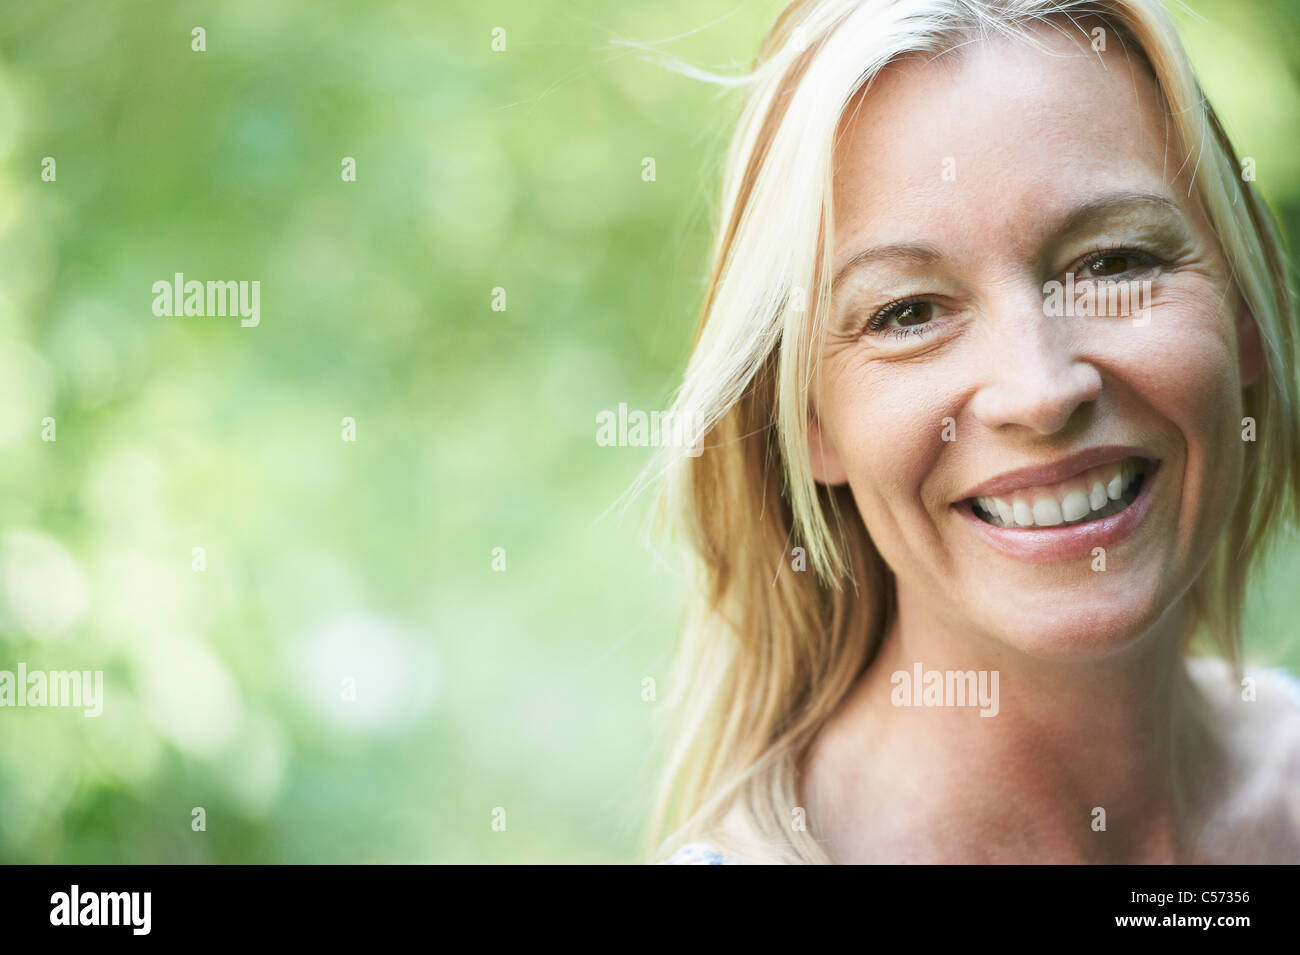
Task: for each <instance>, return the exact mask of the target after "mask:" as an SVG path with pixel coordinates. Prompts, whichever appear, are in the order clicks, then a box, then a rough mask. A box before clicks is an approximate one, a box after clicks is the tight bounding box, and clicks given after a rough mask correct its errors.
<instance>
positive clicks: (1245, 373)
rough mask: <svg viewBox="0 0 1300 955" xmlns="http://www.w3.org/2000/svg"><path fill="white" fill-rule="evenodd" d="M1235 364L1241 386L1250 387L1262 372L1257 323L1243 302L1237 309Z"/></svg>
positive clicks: (1262, 354) (1261, 343) (1261, 345)
mask: <svg viewBox="0 0 1300 955" xmlns="http://www.w3.org/2000/svg"><path fill="white" fill-rule="evenodd" d="M1237 365H1238V367H1239V368H1240V369H1241V384H1242V386H1243V387H1247V388H1248V387H1250V386H1251V385H1253V384H1254V383H1255V382H1256V381H1258V380H1259V376H1260V375H1262V374H1263V373H1264V365H1265V363H1264V344H1263V342H1262V341H1260V337H1259V325H1258V324H1257V323H1256V322H1255V316H1254V315H1252V314H1251V311H1250V309H1249V308H1247V307H1246V305H1245V303H1242V305H1241V307H1240V308H1239V309H1238V310H1237Z"/></svg>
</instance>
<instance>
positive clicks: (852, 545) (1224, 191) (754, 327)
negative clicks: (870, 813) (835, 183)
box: [649, 0, 1300, 862]
mask: <svg viewBox="0 0 1300 955" xmlns="http://www.w3.org/2000/svg"><path fill="white" fill-rule="evenodd" d="M1084 17H1087V18H1094V19H1099V20H1100V22H1102V23H1104V24H1105V25H1106V26H1107V27H1108V28H1109V29H1110V30H1111V31H1113V33H1114V35H1115V36H1117V37H1118V38H1119V39H1120V40H1121V41H1122V42H1123V44H1124V46H1125V47H1126V48H1127V49H1128V52H1129V53H1130V55H1132V56H1134V57H1136V58H1137V59H1139V60H1140V61H1141V62H1142V63H1144V64H1145V65H1146V67H1147V69H1148V70H1149V72H1150V73H1151V75H1152V76H1153V77H1154V78H1155V82H1156V85H1157V87H1158V89H1159V90H1160V93H1161V95H1162V97H1163V102H1164V105H1165V108H1166V110H1167V113H1168V116H1169V121H1170V128H1171V129H1172V130H1174V131H1175V133H1176V138H1177V141H1179V142H1181V143H1182V144H1185V148H1186V149H1187V151H1188V153H1189V156H1188V161H1189V162H1191V163H1195V168H1196V170H1197V173H1196V177H1195V188H1196V190H1197V194H1198V196H1199V198H1200V201H1201V202H1202V204H1203V206H1204V208H1205V210H1206V213H1207V215H1208V217H1209V220H1210V223H1211V225H1212V226H1213V228H1214V230H1215V232H1216V234H1217V236H1218V238H1219V242H1220V244H1221V246H1222V249H1223V252H1224V255H1225V257H1226V260H1227V262H1228V265H1229V267H1230V269H1231V275H1232V280H1233V283H1234V285H1235V287H1236V289H1237V291H1238V292H1239V293H1240V295H1241V297H1242V299H1243V300H1244V302H1245V304H1246V306H1247V308H1248V309H1249V310H1250V311H1251V313H1252V314H1253V316H1254V318H1255V321H1256V323H1257V325H1258V328H1259V331H1260V336H1261V340H1262V342H1263V345H1264V350H1265V358H1266V363H1267V370H1266V372H1265V374H1263V375H1262V376H1261V377H1260V378H1259V379H1258V381H1257V382H1256V383H1255V384H1253V385H1252V386H1250V387H1249V388H1247V389H1245V393H1244V395H1243V400H1244V413H1245V414H1246V415H1248V416H1250V417H1251V418H1253V419H1255V421H1256V422H1257V428H1258V432H1257V438H1256V441H1255V443H1254V444H1252V445H1249V446H1248V451H1247V463H1246V468H1245V472H1244V483H1243V487H1242V492H1241V495H1240V497H1239V498H1238V500H1237V502H1236V504H1235V509H1234V512H1233V515H1232V518H1231V520H1230V521H1229V523H1228V525H1227V529H1226V531H1225V532H1224V534H1223V537H1222V538H1221V539H1220V541H1219V542H1218V544H1217V545H1216V549H1215V551H1214V553H1213V555H1212V557H1211V559H1210V561H1209V563H1208V564H1207V566H1206V568H1205V570H1204V571H1203V572H1202V574H1201V575H1200V577H1199V578H1198V579H1197V581H1196V583H1195V584H1194V585H1193V587H1192V589H1191V591H1190V593H1189V607H1190V608H1191V609H1192V613H1193V616H1194V620H1195V623H1196V625H1197V627H1198V628H1199V630H1200V632H1201V633H1202V635H1203V636H1204V638H1205V639H1206V640H1207V641H1209V642H1210V645H1211V646H1212V647H1213V648H1214V649H1215V650H1217V652H1219V653H1220V654H1221V655H1223V656H1224V657H1225V658H1226V659H1228V660H1229V661H1230V662H1232V663H1233V665H1234V667H1240V659H1241V653H1240V644H1241V615H1242V605H1243V601H1244V591H1245V586H1246V581H1247V578H1248V575H1249V573H1250V569H1251V567H1252V566H1254V564H1255V563H1256V562H1257V560H1258V559H1259V558H1260V557H1261V556H1262V555H1263V554H1264V553H1265V552H1266V551H1267V550H1268V547H1269V545H1270V544H1271V543H1272V541H1273V539H1274V537H1275V535H1276V533H1277V531H1278V529H1279V525H1280V524H1281V523H1282V522H1283V521H1294V520H1295V517H1296V514H1297V502H1298V501H1300V421H1298V419H1297V405H1296V394H1297V388H1296V380H1295V377H1294V375H1295V371H1294V369H1295V367H1296V357H1297V342H1296V334H1295V329H1294V327H1293V302H1294V297H1293V292H1292V289H1291V285H1290V282H1289V280H1288V266H1287V260H1286V258H1285V255H1284V252H1283V248H1282V244H1281V241H1280V239H1279V237H1278V235H1277V232H1276V229H1275V227H1274V225H1273V223H1272V221H1271V219H1270V217H1269V214H1268V212H1267V210H1266V209H1265V207H1264V205H1263V203H1262V202H1261V201H1260V199H1259V198H1258V196H1257V195H1256V194H1255V191H1254V189H1253V188H1252V186H1251V185H1250V184H1249V183H1246V182H1243V181H1242V180H1241V178H1239V176H1238V168H1239V166H1238V158H1237V156H1236V154H1235V152H1234V151H1233V148H1232V145H1231V143H1230V142H1229V140H1228V137H1227V136H1226V134H1225V133H1224V131H1223V128H1222V127H1221V125H1220V124H1219V121H1218V119H1217V118H1216V116H1215V115H1214V112H1213V110H1212V109H1211V107H1210V106H1209V104H1208V102H1207V101H1206V99H1205V97H1204V95H1203V94H1202V92H1201V89H1200V86H1199V84H1198V83H1197V80H1196V78H1195V76H1194V74H1193V72H1192V69H1191V66H1190V64H1189V63H1188V60H1187V57H1186V54H1185V53H1184V51H1183V48H1182V44H1181V42H1180V40H1179V38H1178V35H1177V31H1176V29H1175V27H1174V24H1173V22H1172V20H1171V19H1170V18H1169V16H1168V14H1167V13H1166V11H1165V10H1164V9H1163V8H1162V7H1161V6H1160V5H1159V3H1158V2H1156V0H1078V2H1071V0H1056V2H1052V0H990V2H981V0H794V2H792V3H790V4H789V5H788V6H787V7H786V8H785V9H784V10H783V11H782V12H781V14H780V15H779V16H778V17H777V19H776V21H775V23H774V24H773V26H772V27H771V29H770V31H769V32H768V34H767V37H766V39H765V40H764V42H763V44H762V47H761V50H760V52H759V55H758V57H757V60H756V62H755V64H754V67H753V69H752V71H750V72H749V73H748V74H747V75H746V76H744V77H743V78H741V79H740V80H738V81H735V80H732V81H730V82H732V83H733V84H734V85H739V86H742V87H744V88H745V90H746V93H745V100H744V105H743V109H742V112H741V116H740V121H739V124H738V127H737V129H736V132H735V135H734V138H733V140H732V143H731V147H730V150H729V152H728V156H727V164H726V171H725V176H724V183H723V190H722V205H721V215H720V222H719V226H718V232H717V239H716V242H715V245H714V249H713V267H712V276H711V280H710V282H709V285H708V291H707V294H706V296H705V300H704V305H703V310H702V314H701V318H700V324H699V329H698V332H697V337H696V342H695V347H694V350H693V353H692V356H691V360H690V363H689V365H688V368H687V371H686V374H685V377H684V380H683V383H682V386H681V388H680V389H679V392H678V395H677V399H676V402H675V404H674V412H675V414H676V415H677V416H678V420H683V421H688V422H695V423H698V428H699V430H698V433H697V435H696V437H697V438H699V440H700V441H701V442H702V444H703V449H704V450H703V453H702V454H698V455H695V456H692V455H691V454H689V453H681V452H679V453H677V454H676V455H675V456H673V457H672V458H671V460H668V461H666V462H664V463H663V468H664V474H665V478H666V480H665V482H664V505H665V512H666V514H667V515H668V516H669V519H670V521H671V522H672V525H673V526H674V527H675V528H676V529H677V530H678V531H679V532H680V533H681V534H682V535H683V536H684V537H685V538H686V540H687V541H688V543H689V545H690V552H691V560H692V562H693V566H692V573H693V579H694V583H695V588H694V593H693V595H692V601H693V603H692V609H691V611H690V614H689V618H688V620H687V622H686V625H685V628H684V631H683V633H682V635H681V638H680V641H679V645H678V648H677V651H676V656H675V658H674V662H673V670H672V673H671V675H670V681H671V687H670V693H669V698H668V700H667V701H666V708H667V714H668V722H667V724H666V726H665V727H664V732H665V739H666V740H667V742H668V747H667V752H666V760H665V763H666V764H665V768H664V771H663V779H662V784H661V788H660V791H659V794H658V798H657V800H656V804H655V808H654V813H653V816H652V819H651V825H650V833H649V850H650V852H651V854H652V857H653V858H656V859H658V858H663V857H665V856H666V855H667V854H668V853H670V852H671V851H672V850H674V849H675V848H676V847H678V846H680V845H681V844H682V843H684V842H687V841H691V840H696V839H704V840H707V841H709V842H711V843H712V844H713V845H715V846H717V847H718V848H719V849H721V850H723V851H724V852H725V853H727V854H728V855H730V856H732V857H734V858H736V859H738V860H744V861H754V862H826V861H829V859H828V857H827V855H826V853H825V852H824V850H823V849H822V848H821V847H820V846H819V845H818V843H817V842H816V841H815V839H814V838H813V837H812V835H811V834H810V833H809V832H808V831H807V828H806V827H803V826H799V825H795V824H794V822H795V821H796V819H797V807H798V806H799V798H798V790H797V769H798V766H799V763H800V760H801V759H802V757H803V756H804V754H805V753H806V752H807V749H808V747H809V745H810V744H811V742H812V740H813V738H814V737H815V736H816V734H817V732H818V730H819V729H820V728H821V727H822V725H823V724H824V723H825V722H826V720H827V718H828V717H829V716H830V715H831V714H832V712H834V710H835V709H836V707H837V706H838V705H839V704H840V703H841V702H842V700H843V699H844V697H845V696H846V694H847V693H848V692H849V690H850V688H851V687H852V686H853V684H854V683H855V682H856V680H857V679H858V678H859V677H860V676H861V675H862V673H863V671H864V670H865V669H866V668H867V666H868V665H869V664H870V662H871V660H872V658H873V656H874V654H875V651H876V648H877V646H878V645H879V642H880V640H881V637H882V634H883V632H884V629H885V627H886V625H887V623H888V621H889V619H890V615H891V613H892V606H891V604H892V600H893V589H894V588H893V580H892V575H891V574H890V571H889V570H888V568H887V567H886V566H885V565H884V563H883V562H882V560H881V559H880V556H879V555H878V554H877V552H876V550H875V548H874V546H873V544H872V542H871V540H870V538H869V536H868V535H867V532H866V529H865V526H864V525H863V522H862V519H861V517H860V516H859V515H858V512H857V508H856V506H855V504H854V502H853V499H852V496H851V494H850V493H849V491H848V489H847V488H846V487H838V488H828V487H826V486H824V485H819V484H817V483H816V482H815V481H814V480H813V477H812V474H811V471H810V464H809V460H808V452H807V427H808V391H809V383H810V381H811V377H812V372H813V366H814V361H815V354H814V343H815V341H816V340H817V338H818V331H819V330H820V329H821V328H823V327H824V322H825V320H826V311H827V307H828V304H829V297H830V263H831V259H832V256H831V251H832V249H831V235H832V228H831V175H832V148H833V141H834V137H835V133H836V130H837V129H838V127H839V123H840V120H841V116H842V113H843V111H844V109H845V107H846V106H847V104H848V103H849V102H850V101H851V99H852V98H853V96H854V95H855V94H856V93H858V92H859V91H860V90H862V89H863V88H864V87H865V86H866V85H867V84H869V83H870V82H871V80H872V78H873V77H874V76H875V75H876V74H877V73H878V72H879V71H880V70H881V69H882V68H883V67H884V66H885V65H887V64H888V63H890V62H891V61H893V60H895V59H897V58H898V57H901V56H904V55H907V54H910V53H930V54H939V53H943V52H946V51H949V50H952V49H954V48H956V47H957V46H959V45H960V44H962V43H963V42H966V41H968V40H971V39H978V38H979V37H981V36H994V35H1014V36H1017V37H1020V38H1022V39H1025V40H1026V41H1028V42H1032V38H1031V37H1029V36H1028V31H1027V29H1026V28H1028V27H1031V26H1033V25H1035V24H1041V23H1047V24H1053V25H1057V26H1059V27H1060V28H1062V29H1068V28H1069V26H1070V24H1072V23H1073V24H1074V25H1075V28H1079V27H1078V25H1077V21H1078V20H1079V19H1081V18H1084ZM800 548H801V550H800ZM799 559H805V560H806V561H807V562H808V565H809V567H810V569H811V570H813V571H814V573H792V572H790V570H789V568H788V566H787V565H788V564H789V563H790V561H791V560H799Z"/></svg>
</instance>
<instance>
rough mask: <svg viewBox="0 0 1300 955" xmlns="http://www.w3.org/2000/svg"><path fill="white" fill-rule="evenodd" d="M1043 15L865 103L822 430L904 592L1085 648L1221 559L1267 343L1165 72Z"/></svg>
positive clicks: (1134, 628) (830, 479) (840, 250)
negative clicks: (1043, 24) (1197, 185)
mask: <svg viewBox="0 0 1300 955" xmlns="http://www.w3.org/2000/svg"><path fill="white" fill-rule="evenodd" d="M1038 36H1039V38H1040V39H1042V40H1043V41H1044V42H1045V43H1046V44H1047V45H1048V46H1049V47H1050V52H1045V51H1042V50H1035V49H1033V48H1032V47H1030V46H1028V45H1026V44H1024V43H1021V42H1016V41H1010V40H997V41H992V42H990V43H988V44H972V45H970V46H967V47H965V48H963V50H962V51H961V53H960V54H958V55H952V54H950V55H948V56H945V57H941V58H939V59H938V60H937V61H932V62H929V63H925V62H922V61H921V60H920V59H912V60H908V61H906V62H902V63H899V64H896V65H894V66H893V67H891V68H890V69H889V70H887V71H886V72H885V73H884V74H883V75H882V76H880V77H879V78H878V79H877V81H876V83H875V84H874V85H873V86H872V88H871V90H870V91H869V92H868V93H866V94H865V96H864V97H863V98H862V99H861V101H860V102H858V103H855V104H854V108H852V109H850V110H849V111H848V113H847V118H846V120H845V122H844V124H843V126H842V131H841V135H840V137H839V139H838V140H837V145H836V155H835V180H834V200H835V262H834V264H833V266H832V268H833V270H834V273H835V275H836V284H835V290H834V295H833V313H832V316H831V328H830V330H829V333H828V336H827V338H826V340H825V342H824V347H823V351H822V359H821V367H820V371H819V375H818V380H817V386H816V390H815V395H814V406H815V413H814V422H813V428H812V440H811V451H812V459H813V470H814V475H815V476H816V477H817V479H818V480H820V481H823V482H826V483H830V484H836V483H843V482H847V483H848V485H849V486H850V488H851V489H852V492H853V495H854V498H855V500H856V502H857V505H858V508H859V511H860V513H861V515H862V518H863V520H864V521H865V523H866V527H867V530H868V532H869V533H870V534H871V537H872V539H873V541H874V542H875V544H876V546H877V548H878V549H879V551H880V553H881V554H882V556H883V557H884V558H885V560H886V561H887V562H888V563H889V565H890V567H891V568H892V569H893V570H894V572H895V574H896V577H897V582H898V588H899V600H900V607H901V608H902V612H903V613H904V614H909V615H911V616H912V617H914V618H921V617H926V616H929V617H930V619H932V620H933V621H934V622H936V623H937V624H940V625H943V626H949V627H957V628H960V629H962V630H963V631H965V632H972V633H976V634H980V635H984V636H987V637H990V638H992V639H995V640H998V641H1001V642H1002V643H1004V644H1009V645H1011V646H1013V647H1015V648H1018V649H1020V650H1022V651H1025V652H1028V653H1031V654H1034V655H1037V656H1041V657H1051V658H1083V657H1088V656H1096V655H1102V654H1105V653H1108V652H1111V651H1114V650H1117V649H1119V648H1121V647H1123V646H1125V645H1126V644H1127V643H1129V642H1130V641H1132V640H1133V639H1136V638H1137V637H1138V636H1140V635H1141V634H1142V633H1143V632H1145V631H1146V630H1147V629H1148V628H1149V627H1150V626H1151V625H1152V624H1153V623H1154V622H1155V621H1156V620H1157V619H1158V618H1159V617H1160V615H1161V614H1162V613H1163V612H1164V611H1165V610H1166V609H1167V608H1169V607H1170V606H1171V604H1173V602H1174V601H1176V600H1177V599H1178V598H1179V597H1180V596H1181V595H1182V594H1183V593H1184V591H1185V590H1186V588H1187V587H1188V586H1189V585H1190V584H1191V583H1192V581H1193V580H1194V579H1195V577H1196V575H1197V573H1198V571H1199V570H1200V569H1201V567H1202V566H1203V565H1204V563H1205V561H1206V559H1207V558H1208V556H1209V554H1210V551H1211V548H1212V545H1213V544H1214V542H1215V540H1216V539H1217V537H1218V536H1219V534H1220V532H1221V531H1222V529H1223V526H1224V524H1225V521H1226V520H1227V518H1228V515H1229V511H1230V508H1231V506H1232V503H1233V501H1234V500H1235V496H1236V494H1237V491H1238V488H1239V487H1240V482H1241V471H1242V462H1243V456H1244V452H1243V444H1242V434H1241V431H1242V420H1241V419H1242V401H1241V389H1242V387H1243V385H1244V384H1249V383H1250V381H1253V380H1254V378H1255V377H1256V376H1257V375H1258V374H1259V371H1260V367H1261V361H1262V359H1261V358H1260V355H1259V349H1258V341H1257V338H1256V337H1255V333H1254V324H1253V321H1252V320H1251V319H1250V318H1249V316H1248V315H1247V314H1245V312H1244V311H1242V310H1241V309H1240V307H1239V306H1238V304H1237V300H1236V297H1235V293H1234V292H1233V291H1232V289H1231V286H1230V284H1229V282H1228V277H1227V269H1226V266H1225V263H1224V261H1223V257H1222V253H1221V252H1220V250H1219V248H1218V245H1217V243H1216V241H1215V238H1214V236H1213V234H1212V232H1211V230H1210V226H1209V224H1208V222H1207V220H1206V219H1205V217H1204V215H1203V214H1202V212H1201V211H1200V209H1199V208H1198V205H1197V203H1196V201H1195V199H1189V190H1190V189H1191V185H1192V179H1191V176H1192V174H1193V172H1194V167H1195V159H1192V160H1191V161H1186V162H1185V161H1184V158H1183V154H1182V153H1181V152H1180V151H1179V149H1178V147H1177V146H1176V144H1175V142H1174V141H1173V140H1171V139H1167V136H1169V135H1170V133H1169V131H1168V129H1167V126H1168V124H1167V122H1166V119H1165V117H1164V114H1163V111H1162V108H1161V106H1160V104H1159V101H1158V99H1157V92H1156V89H1155V87H1154V84H1153V83H1152V82H1151V80H1150V79H1149V78H1148V76H1147V75H1146V73H1145V72H1144V71H1143V70H1142V69H1141V68H1140V67H1139V66H1137V65H1136V64H1135V63H1131V62H1130V61H1129V60H1128V58H1127V57H1126V56H1125V55H1124V53H1123V52H1122V44H1121V43H1120V42H1119V41H1118V40H1117V39H1116V38H1115V37H1114V36H1110V37H1108V41H1109V42H1108V43H1107V47H1108V52H1105V53H1102V54H1098V53H1096V52H1094V51H1093V50H1091V49H1090V48H1088V47H1087V46H1086V44H1085V45H1080V44H1078V43H1076V42H1075V41H1074V40H1072V39H1067V38H1064V37H1062V36H1060V35H1059V34H1058V33H1056V32H1055V31H1052V30H1050V29H1044V30H1042V31H1041V32H1040V33H1039V34H1038ZM1048 283H1059V285H1049V284H1048ZM1124 296H1127V301H1126V300H1125V298H1124ZM1089 299H1091V305H1089ZM1239 342H1240V349H1239ZM1239 350H1240V353H1241V354H1242V355H1243V356H1244V357H1243V358H1240V359H1239Z"/></svg>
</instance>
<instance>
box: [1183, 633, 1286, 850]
mask: <svg viewBox="0 0 1300 955" xmlns="http://www.w3.org/2000/svg"><path fill="white" fill-rule="evenodd" d="M1188 670H1189V672H1190V673H1191V675H1192V678H1193V680H1194V682H1195V683H1196V684H1197V686H1198V687H1199V688H1200V690H1201V692H1202V693H1203V694H1204V695H1205V697H1206V699H1207V701H1208V702H1209V704H1210V707H1211V709H1212V715H1211V718H1212V724H1213V727H1214V731H1215V733H1216V735H1217V736H1218V738H1219V739H1220V742H1221V744H1222V745H1223V748H1224V750H1225V756H1226V760H1225V764H1224V767H1223V771H1222V773H1221V775H1222V776H1223V777H1224V778H1223V779H1222V780H1221V782H1222V783H1223V785H1224V791H1225V793H1226V794H1227V798H1226V799H1225V802H1224V804H1223V806H1222V807H1221V808H1220V810H1219V812H1218V813H1216V816H1215V823H1214V827H1213V828H1214V830H1215V832H1213V833H1210V834H1208V835H1209V836H1210V839H1209V840H1208V841H1209V843H1210V845H1211V846H1212V847H1213V848H1212V853H1213V855H1214V856H1215V857H1216V858H1218V859H1221V860H1222V861H1225V862H1227V861H1232V862H1265V861H1267V862H1290V863H1296V862H1300V680H1297V678H1296V677H1295V676H1294V675H1292V674H1291V673H1289V672H1288V671H1287V670H1285V669H1282V668H1280V667H1258V666H1254V667H1252V666H1247V667H1245V669H1244V671H1243V673H1242V675H1241V677H1240V678H1238V677H1237V676H1236V675H1235V674H1234V673H1233V672H1232V668H1231V667H1230V666H1229V665H1228V664H1227V663H1226V662H1224V661H1222V660H1217V659H1211V658H1196V659H1192V660H1189V661H1188Z"/></svg>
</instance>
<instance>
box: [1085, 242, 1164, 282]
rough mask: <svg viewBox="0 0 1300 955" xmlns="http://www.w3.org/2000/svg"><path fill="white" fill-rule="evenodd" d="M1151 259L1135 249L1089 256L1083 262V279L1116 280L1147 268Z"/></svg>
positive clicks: (1117, 250)
mask: <svg viewBox="0 0 1300 955" xmlns="http://www.w3.org/2000/svg"><path fill="white" fill-rule="evenodd" d="M1152 261H1153V257H1152V256H1149V255H1146V254H1145V253H1143V252H1139V251H1137V250H1136V249H1115V250H1113V251H1108V252H1101V253H1098V254H1096V255H1092V256H1089V257H1088V258H1087V259H1085V260H1084V262H1083V277H1084V278H1090V279H1105V278H1116V277H1118V276H1121V275H1124V274H1126V273H1128V272H1133V271H1136V270H1139V269H1144V268H1147V267H1148V266H1150V265H1151V264H1152Z"/></svg>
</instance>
